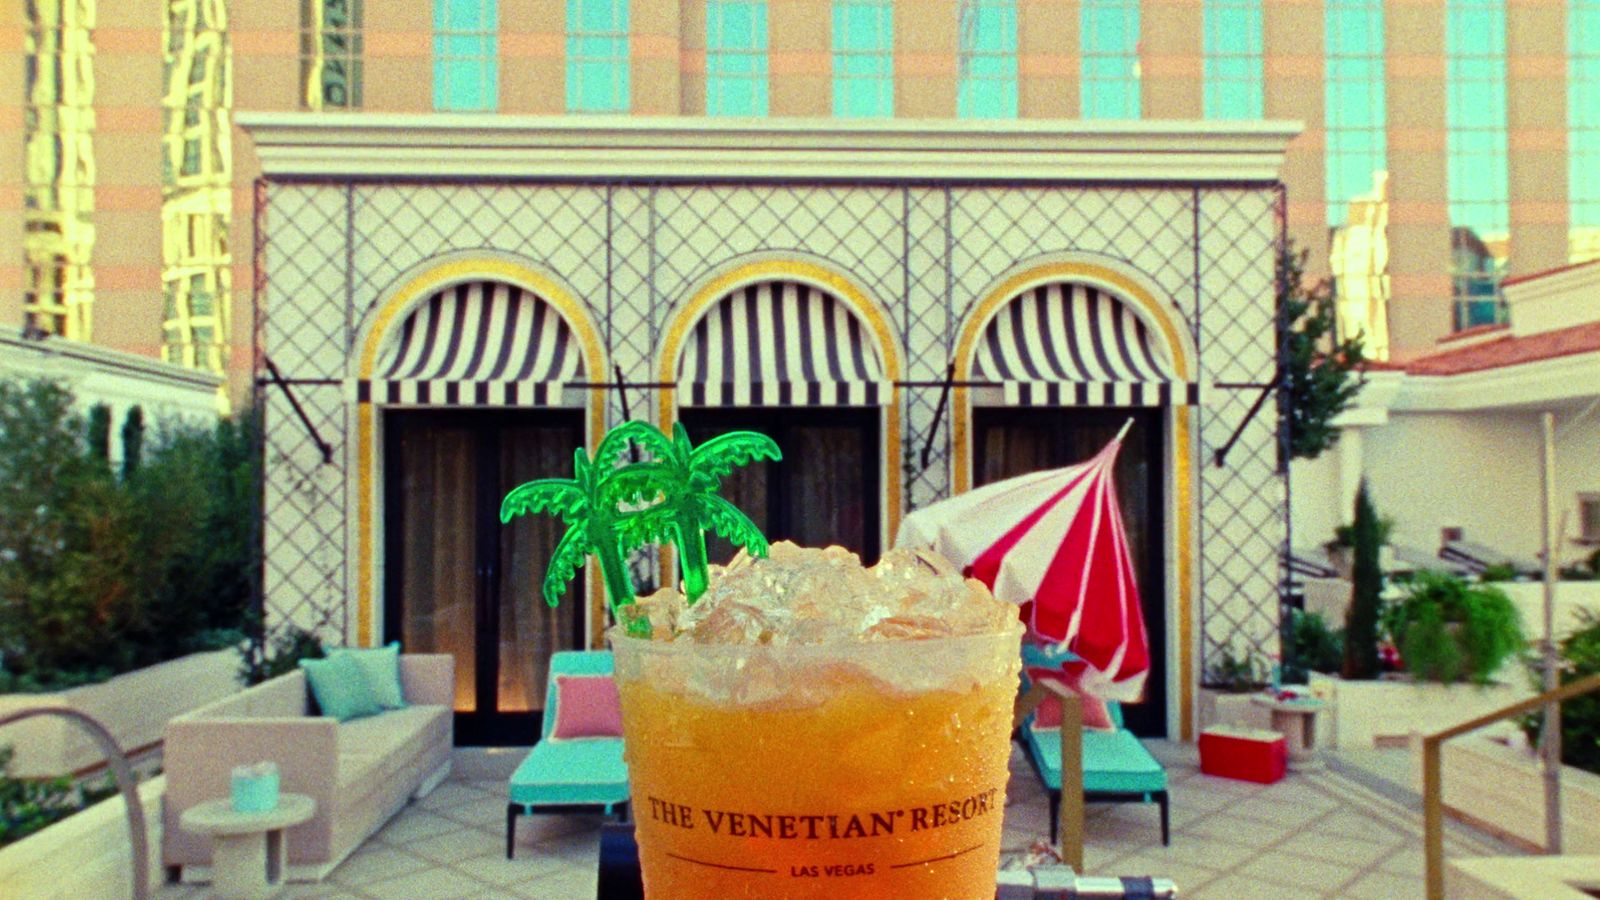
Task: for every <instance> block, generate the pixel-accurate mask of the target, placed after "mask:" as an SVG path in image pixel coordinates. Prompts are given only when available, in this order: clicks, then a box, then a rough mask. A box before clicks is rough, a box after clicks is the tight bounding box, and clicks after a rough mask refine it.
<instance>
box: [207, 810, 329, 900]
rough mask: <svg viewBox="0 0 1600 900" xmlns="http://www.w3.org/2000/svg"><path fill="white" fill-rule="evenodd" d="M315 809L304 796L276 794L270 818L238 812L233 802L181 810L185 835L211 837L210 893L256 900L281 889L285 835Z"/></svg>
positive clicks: (228, 898)
mask: <svg viewBox="0 0 1600 900" xmlns="http://www.w3.org/2000/svg"><path fill="white" fill-rule="evenodd" d="M316 811H317V803H316V801H315V800H312V799H311V798H310V797H307V796H306V795H304V794H280V795H279V796H278V808H277V809H274V810H271V811H270V812H236V811H234V808H233V804H232V802H231V801H230V800H229V799H228V798H226V797H224V798H223V799H221V800H208V801H206V802H205V803H200V804H197V805H195V806H191V807H189V808H188V809H186V810H184V812H183V816H182V817H181V818H180V819H179V820H178V821H179V824H180V825H182V826H183V830H184V831H192V832H194V833H195V834H208V835H210V836H211V889H212V891H213V892H214V893H215V894H216V896H217V897H220V898H223V900H256V898H260V897H271V896H273V895H274V894H276V893H278V889H279V888H280V887H281V886H282V884H283V868H284V841H283V830H284V829H285V828H289V827H290V826H293V825H299V824H300V823H302V822H306V821H309V820H310V819H311V817H312V816H313V815H315V814H316Z"/></svg>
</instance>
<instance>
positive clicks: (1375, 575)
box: [1340, 479, 1383, 680]
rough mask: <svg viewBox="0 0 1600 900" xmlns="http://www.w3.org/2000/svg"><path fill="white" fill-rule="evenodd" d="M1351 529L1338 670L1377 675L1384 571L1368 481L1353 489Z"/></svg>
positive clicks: (1346, 674)
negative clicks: (1341, 663) (1350, 562)
mask: <svg viewBox="0 0 1600 900" xmlns="http://www.w3.org/2000/svg"><path fill="white" fill-rule="evenodd" d="M1350 529H1351V532H1352V538H1353V543H1354V548H1353V554H1354V557H1355V558H1354V571H1353V573H1352V576H1351V579H1352V581H1353V582H1354V584H1353V586H1352V590H1351V594H1350V611H1349V612H1348V613H1346V614H1345V632H1344V635H1345V636H1344V666H1343V668H1342V669H1341V672H1340V674H1341V675H1343V676H1344V677H1345V678H1349V679H1361V680H1371V679H1373V678H1377V677H1378V616H1379V613H1380V611H1381V607H1382V603H1383V599H1382V596H1381V595H1382V593H1383V571H1382V569H1381V568H1379V565H1378V550H1379V548H1380V547H1381V546H1382V544H1383V538H1382V535H1381V529H1382V526H1381V524H1380V523H1379V521H1378V511H1377V509H1375V508H1374V507H1373V505H1372V498H1371V497H1370V496H1368V494H1367V482H1366V480H1365V479H1362V481H1361V487H1360V488H1359V489H1358V490H1357V491H1356V509H1355V519H1354V521H1352V522H1351V525H1350Z"/></svg>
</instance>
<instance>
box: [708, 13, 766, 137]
mask: <svg viewBox="0 0 1600 900" xmlns="http://www.w3.org/2000/svg"><path fill="white" fill-rule="evenodd" d="M766 114H767V4H766V3H765V2H748V0H707V2H706V115H709V116H764V115H766Z"/></svg>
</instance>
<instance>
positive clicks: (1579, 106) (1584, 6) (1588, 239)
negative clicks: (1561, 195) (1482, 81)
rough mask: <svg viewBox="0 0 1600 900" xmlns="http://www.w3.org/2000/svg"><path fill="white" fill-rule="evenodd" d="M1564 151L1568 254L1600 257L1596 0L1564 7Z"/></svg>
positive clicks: (1599, 5) (1599, 26)
mask: <svg viewBox="0 0 1600 900" xmlns="http://www.w3.org/2000/svg"><path fill="white" fill-rule="evenodd" d="M1567 152H1568V154H1569V156H1568V171H1569V173H1570V174H1569V175H1568V180H1567V186H1568V192H1569V194H1570V196H1571V200H1572V222H1571V225H1570V228H1571V233H1570V241H1569V247H1568V250H1569V255H1570V258H1571V261H1572V262H1584V261H1585V260H1590V259H1600V0H1571V5H1570V6H1569V7H1568V9H1567Z"/></svg>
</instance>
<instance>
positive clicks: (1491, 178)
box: [1445, 0, 1511, 328]
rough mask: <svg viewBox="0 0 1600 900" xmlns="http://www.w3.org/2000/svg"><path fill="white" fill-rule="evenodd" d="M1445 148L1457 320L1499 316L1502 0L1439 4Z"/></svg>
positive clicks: (1505, 222) (1504, 179)
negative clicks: (1442, 27)
mask: <svg viewBox="0 0 1600 900" xmlns="http://www.w3.org/2000/svg"><path fill="white" fill-rule="evenodd" d="M1445 132H1446V134H1445V150H1446V174H1447V185H1448V189H1449V208H1450V229H1451V251H1452V256H1451V262H1452V273H1451V274H1452V284H1453V288H1452V291H1453V295H1454V298H1455V312H1456V320H1455V321H1456V327H1457V328H1470V327H1472V326H1474V325H1483V324H1488V323H1490V322H1496V321H1501V320H1503V318H1504V315H1503V311H1502V304H1501V302H1500V279H1501V278H1502V277H1503V276H1504V275H1505V269H1506V261H1507V259H1508V257H1509V253H1510V231H1511V202H1510V198H1511V191H1510V187H1509V184H1508V178H1509V176H1508V173H1507V168H1506V9H1505V2H1504V0H1450V2H1449V4H1448V5H1447V7H1446V10H1445Z"/></svg>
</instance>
